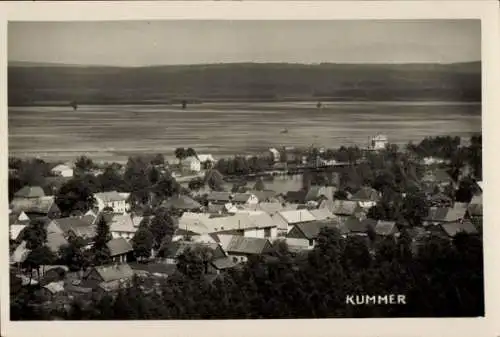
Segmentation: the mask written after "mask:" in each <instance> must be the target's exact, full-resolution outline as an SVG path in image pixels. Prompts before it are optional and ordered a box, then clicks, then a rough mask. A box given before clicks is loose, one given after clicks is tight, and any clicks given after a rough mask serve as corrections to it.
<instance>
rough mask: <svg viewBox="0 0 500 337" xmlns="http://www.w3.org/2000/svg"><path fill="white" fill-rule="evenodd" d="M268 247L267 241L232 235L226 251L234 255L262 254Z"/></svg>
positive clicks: (269, 244)
mask: <svg viewBox="0 0 500 337" xmlns="http://www.w3.org/2000/svg"><path fill="white" fill-rule="evenodd" d="M270 246H271V243H270V242H269V240H267V239H263V238H252V237H244V236H239V235H232V237H231V241H230V242H229V244H228V246H227V248H226V251H227V252H228V253H234V254H238V253H239V254H263V253H266V251H267V250H268V249H269V248H270Z"/></svg>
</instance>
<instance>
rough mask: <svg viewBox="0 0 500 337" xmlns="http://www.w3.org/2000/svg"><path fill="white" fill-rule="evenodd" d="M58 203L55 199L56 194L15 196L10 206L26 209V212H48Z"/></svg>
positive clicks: (21, 209) (16, 209)
mask: <svg viewBox="0 0 500 337" xmlns="http://www.w3.org/2000/svg"><path fill="white" fill-rule="evenodd" d="M53 206H56V207H57V205H56V204H55V201H54V196H44V197H38V198H29V199H28V198H14V199H13V200H12V201H11V203H10V207H11V209H12V210H14V211H16V212H19V211H24V212H26V213H39V214H47V213H48V212H49V211H50V209H51V208H52V207H53Z"/></svg>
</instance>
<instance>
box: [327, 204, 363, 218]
mask: <svg viewBox="0 0 500 337" xmlns="http://www.w3.org/2000/svg"><path fill="white" fill-rule="evenodd" d="M332 213H333V214H335V215H336V216H338V217H350V216H355V217H357V218H360V219H361V218H364V211H363V208H362V207H361V206H360V205H359V203H358V202H357V201H354V200H335V201H334V202H333V210H332Z"/></svg>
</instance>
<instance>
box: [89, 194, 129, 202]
mask: <svg viewBox="0 0 500 337" xmlns="http://www.w3.org/2000/svg"><path fill="white" fill-rule="evenodd" d="M95 198H96V199H100V200H102V201H103V202H104V203H108V202H116V201H125V200H127V199H126V198H124V197H123V196H122V195H121V194H120V193H118V192H117V191H110V192H100V193H96V194H95Z"/></svg>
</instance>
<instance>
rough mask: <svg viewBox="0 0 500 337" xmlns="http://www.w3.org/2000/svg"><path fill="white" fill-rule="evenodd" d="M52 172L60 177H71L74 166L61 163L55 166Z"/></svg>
mask: <svg viewBox="0 0 500 337" xmlns="http://www.w3.org/2000/svg"><path fill="white" fill-rule="evenodd" d="M50 172H51V173H52V174H53V175H54V176H59V177H64V178H71V177H73V168H72V167H71V166H69V165H66V164H59V165H56V166H55V167H53V168H52V169H51V170H50Z"/></svg>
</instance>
